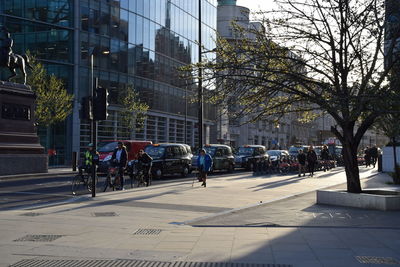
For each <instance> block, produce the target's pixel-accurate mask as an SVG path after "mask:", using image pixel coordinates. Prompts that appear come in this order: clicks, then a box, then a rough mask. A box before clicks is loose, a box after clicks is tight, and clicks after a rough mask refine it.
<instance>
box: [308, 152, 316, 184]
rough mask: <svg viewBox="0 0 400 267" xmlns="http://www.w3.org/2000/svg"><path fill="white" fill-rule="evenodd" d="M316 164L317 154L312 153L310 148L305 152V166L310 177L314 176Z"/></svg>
mask: <svg viewBox="0 0 400 267" xmlns="http://www.w3.org/2000/svg"><path fill="white" fill-rule="evenodd" d="M316 163H317V154H316V153H315V151H314V147H313V146H310V147H309V149H308V151H307V164H308V171H309V172H310V176H311V177H313V176H314V169H315V164H316Z"/></svg>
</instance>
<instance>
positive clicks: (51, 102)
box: [27, 53, 74, 127]
mask: <svg viewBox="0 0 400 267" xmlns="http://www.w3.org/2000/svg"><path fill="white" fill-rule="evenodd" d="M28 57H29V59H30V65H31V66H32V69H31V70H30V71H29V72H28V77H27V84H28V85H30V86H31V87H32V90H33V91H34V92H35V94H36V96H37V98H36V109H35V116H36V122H37V123H38V125H41V126H45V127H47V126H50V125H53V124H55V123H57V122H61V121H64V120H65V119H66V118H67V116H68V115H69V114H70V113H71V112H72V102H73V98H74V96H73V95H71V94H68V92H67V90H66V89H65V87H64V83H63V81H62V80H61V79H59V78H57V77H56V76H54V75H49V74H48V73H47V71H46V69H45V68H44V66H43V65H42V64H41V63H40V62H39V61H38V60H37V59H36V58H35V57H34V56H32V55H31V54H29V53H28Z"/></svg>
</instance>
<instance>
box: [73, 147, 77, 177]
mask: <svg viewBox="0 0 400 267" xmlns="http://www.w3.org/2000/svg"><path fill="white" fill-rule="evenodd" d="M77 162H78V153H77V152H76V151H74V152H72V171H74V172H76V166H77V165H78V164H77Z"/></svg>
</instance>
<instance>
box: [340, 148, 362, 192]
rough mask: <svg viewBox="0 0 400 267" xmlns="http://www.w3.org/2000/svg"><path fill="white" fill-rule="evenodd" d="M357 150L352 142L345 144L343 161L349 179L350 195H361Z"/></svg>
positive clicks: (348, 190) (348, 189)
mask: <svg viewBox="0 0 400 267" xmlns="http://www.w3.org/2000/svg"><path fill="white" fill-rule="evenodd" d="M357 148H358V146H357V145H356V144H353V143H351V142H345V143H344V144H343V161H344V166H345V170H346V177H347V192H349V193H361V183H360V172H359V169H358V161H357Z"/></svg>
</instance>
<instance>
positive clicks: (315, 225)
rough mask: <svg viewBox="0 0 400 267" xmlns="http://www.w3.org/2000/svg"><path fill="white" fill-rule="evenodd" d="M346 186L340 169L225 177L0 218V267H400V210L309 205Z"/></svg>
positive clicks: (371, 176)
mask: <svg viewBox="0 0 400 267" xmlns="http://www.w3.org/2000/svg"><path fill="white" fill-rule="evenodd" d="M361 176H362V177H363V185H364V187H377V186H390V185H387V184H386V182H388V181H390V180H391V178H390V177H389V176H387V175H385V174H378V173H377V172H376V171H374V170H371V169H365V168H362V173H361ZM344 182H345V176H344V171H343V169H340V168H336V169H334V170H332V171H330V172H327V173H323V172H319V173H317V175H316V176H315V177H314V178H308V177H297V175H286V176H253V175H252V174H250V173H241V174H240V173H238V174H234V175H225V174H224V175H216V176H213V177H212V178H210V179H209V180H208V182H207V188H203V187H200V184H199V183H194V186H193V187H192V181H191V180H189V179H186V180H177V181H176V182H173V183H169V184H160V185H157V184H155V185H154V186H151V187H148V188H135V189H133V190H126V191H122V192H121V191H119V192H112V193H102V194H98V196H97V197H96V198H94V199H92V198H90V197H84V198H82V197H81V198H77V199H76V202H74V203H68V204H63V205H58V206H51V207H43V208H38V207H31V208H30V209H29V210H14V211H3V212H0V261H1V264H0V266H9V265H10V264H14V265H13V266H61V265H62V264H66V265H63V266H83V265H84V264H83V260H86V261H85V264H86V265H84V266H100V264H104V265H102V266H117V264H121V265H118V266H134V265H135V264H136V265H135V266H139V265H140V264H139V265H138V262H137V261H138V260H142V261H156V262H162V264H170V263H171V264H173V263H176V262H182V264H185V263H188V262H228V263H258V264H265V265H266V264H270V265H269V266H279V264H282V265H280V266H307V267H312V266H346V267H347V266H382V265H379V264H378V265H374V264H368V263H360V262H361V261H364V262H365V261H369V262H375V263H380V264H382V263H386V264H387V263H396V262H397V263H398V264H400V263H399V261H400V221H399V218H400V212H379V211H370V210H358V209H346V208H343V207H340V208H339V207H329V206H320V205H315V190H317V189H321V188H326V187H343V185H342V184H343V183H344ZM369 257H375V258H369ZM34 264H36V265H34ZM74 264H75V265H74ZM122 264H125V265H122ZM158 264H159V265H160V264H161V263H158ZM162 264H161V265H162ZM161 265H160V266H161Z"/></svg>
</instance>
